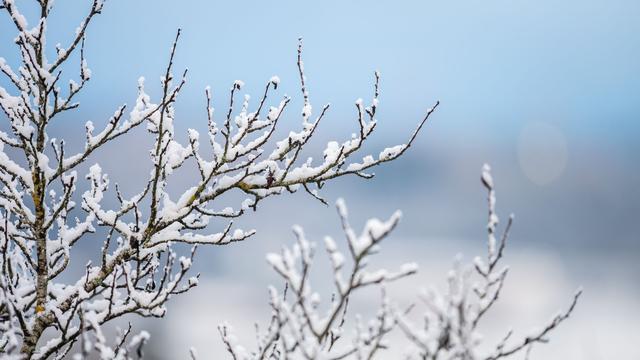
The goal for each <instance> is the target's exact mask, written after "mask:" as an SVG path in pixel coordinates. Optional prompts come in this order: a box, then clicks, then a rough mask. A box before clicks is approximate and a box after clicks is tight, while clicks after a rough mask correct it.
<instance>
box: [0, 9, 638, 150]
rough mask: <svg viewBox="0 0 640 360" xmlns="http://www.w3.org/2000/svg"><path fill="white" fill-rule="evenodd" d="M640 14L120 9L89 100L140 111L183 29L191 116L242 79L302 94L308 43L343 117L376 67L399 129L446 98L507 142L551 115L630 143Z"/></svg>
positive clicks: (466, 127) (93, 44) (317, 83)
mask: <svg viewBox="0 0 640 360" xmlns="http://www.w3.org/2000/svg"><path fill="white" fill-rule="evenodd" d="M22 2H23V3H24V1H22ZM87 3H88V2H87ZM77 4H78V2H77V1H59V2H58V4H57V6H58V7H57V8H56V10H55V13H54V15H55V17H54V21H53V23H52V24H51V28H52V29H54V30H52V34H51V35H52V37H53V38H54V39H56V38H58V39H60V41H61V42H62V43H63V44H64V41H63V40H64V39H65V36H67V37H68V35H70V31H69V30H71V31H72V30H73V29H74V28H75V26H76V23H77V22H78V20H77V19H78V17H79V16H80V15H81V13H82V12H84V11H85V10H84V9H83V7H82V6H79V5H77ZM87 6H88V4H87ZM87 6H85V7H87ZM639 13H640V4H639V3H638V2H636V1H633V0H613V1H603V0H595V1H506V0H504V1H482V2H480V1H446V2H445V1H440V2H436V1H406V0H405V1H394V2H388V1H378V2H368V1H322V2H312V1H269V2H265V1H224V2H222V1H203V0H200V1H187V2H175V1H157V0H154V1H150V0H139V1H133V2H131V1H122V0H110V1H109V2H108V4H107V6H106V9H105V11H104V14H103V16H101V17H99V18H97V20H96V22H95V24H94V26H93V27H92V28H91V29H90V31H89V35H88V39H89V42H88V47H87V50H88V58H89V61H90V66H91V67H92V69H93V70H94V74H95V78H94V79H93V84H92V85H91V86H92V91H96V92H100V93H101V97H100V99H99V101H97V99H96V98H95V97H92V98H90V99H88V101H94V102H95V103H92V104H91V107H92V109H95V108H96V107H97V108H98V109H100V110H101V111H105V112H107V113H108V112H110V111H111V109H112V108H113V106H115V104H116V103H119V102H131V101H132V100H130V99H131V98H132V97H133V94H134V93H135V85H136V83H135V80H136V79H137V77H138V76H139V75H145V76H146V77H147V78H149V79H151V80H155V79H157V78H158V76H159V75H160V74H161V72H162V68H163V66H164V64H165V62H166V59H167V53H168V47H169V44H170V42H171V40H172V38H173V36H174V33H175V31H176V29H177V28H179V27H181V28H183V29H184V35H183V39H182V41H181V44H180V49H179V53H178V68H181V67H188V68H189V69H190V81H189V86H188V88H187V90H186V92H185V95H184V96H183V100H182V104H184V108H185V109H186V110H185V113H186V114H185V117H194V116H195V115H196V113H194V112H192V111H191V110H192V109H194V108H196V109H197V107H196V106H197V105H201V101H202V96H201V93H202V89H203V88H204V86H206V85H212V86H213V89H214V91H217V92H218V93H220V92H221V91H225V90H226V89H227V88H228V86H229V85H230V84H231V82H232V81H233V80H235V79H243V80H245V81H246V82H247V84H248V87H247V91H248V92H250V93H255V92H256V91H253V90H257V89H259V88H260V87H262V84H263V83H264V82H265V81H267V80H268V79H269V77H270V76H271V75H273V74H278V75H280V77H281V78H282V79H283V90H284V92H288V93H296V91H297V87H296V85H297V82H296V78H295V76H296V73H295V67H294V61H295V58H294V55H295V46H296V41H297V37H298V36H303V37H304V38H305V44H306V48H305V53H306V55H305V58H306V63H307V68H308V76H309V77H310V79H311V80H312V82H311V91H312V95H313V97H314V99H315V101H316V102H331V103H332V104H333V105H334V106H335V107H336V112H337V113H339V114H344V111H345V110H343V109H347V111H348V109H350V108H351V107H352V101H353V100H355V99H356V98H358V97H368V96H369V93H370V86H369V85H370V83H371V77H372V76H371V75H372V72H373V71H374V70H376V69H379V70H380V71H381V72H382V74H383V98H382V100H383V101H384V103H385V107H384V110H385V111H386V114H393V121H394V122H397V123H399V124H405V123H408V124H410V123H413V122H414V121H415V119H416V117H417V116H419V114H421V112H422V111H423V110H424V108H425V107H426V106H428V105H429V104H430V103H432V102H433V101H434V100H435V99H440V100H441V101H442V102H443V107H442V109H441V114H440V117H441V120H442V121H446V122H447V124H448V127H446V129H443V130H445V131H447V132H449V133H453V134H464V135H465V136H467V135H469V134H471V135H473V134H477V133H478V132H479V133H480V134H486V136H489V137H492V136H496V137H497V138H499V139H502V140H503V141H504V140H508V138H513V137H514V135H516V134H517V133H518V132H519V131H520V130H521V128H522V126H523V123H524V122H526V121H531V120H536V119H540V118H543V119H545V121H552V122H555V123H556V124H557V125H558V126H559V127H560V128H561V129H562V130H564V131H565V132H567V133H568V134H569V137H570V138H573V137H576V139H577V140H585V141H608V142H611V143H618V142H620V141H622V142H624V143H629V142H634V140H635V138H636V136H635V135H637V134H638V130H639V126H640V125H638V121H637V120H638V113H639V110H640V109H639V108H640V105H639V104H640V91H638V85H640V63H639V62H638V61H637V59H638V58H640V36H638V34H640V22H638V21H637V16H638V14H639ZM0 26H1V27H0V34H2V35H0V36H1V38H2V40H3V41H2V42H1V44H0V52H1V53H2V56H4V57H7V58H11V57H12V56H11V50H10V49H9V48H8V47H7V44H8V42H7V41H6V39H10V38H12V36H13V35H11V34H10V32H7V31H6V30H8V28H7V26H8V24H7V23H6V22H3V23H2V25H0ZM60 29H63V31H60ZM53 41H56V40H50V43H52V42H53ZM114 65H116V67H117V71H116V72H114V71H113V70H112V66H114ZM87 105H88V104H87ZM199 120H200V119H198V121H199Z"/></svg>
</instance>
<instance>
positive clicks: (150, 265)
mask: <svg viewBox="0 0 640 360" xmlns="http://www.w3.org/2000/svg"><path fill="white" fill-rule="evenodd" d="M53 3H54V2H53V1H50V0H40V1H38V2H37V6H39V7H40V11H39V12H38V13H39V14H40V18H38V19H35V21H27V18H26V17H25V16H24V15H23V13H22V12H21V11H20V9H19V6H18V5H17V4H16V1H15V0H0V12H1V13H2V14H3V15H5V16H6V17H5V20H7V21H8V22H9V23H11V24H12V26H13V27H14V28H15V32H16V37H15V45H16V49H17V51H16V52H17V54H18V58H19V64H17V65H16V64H11V61H8V60H6V59H4V58H0V72H1V73H2V76H4V77H5V78H6V80H7V81H6V82H3V84H7V85H5V86H7V88H5V87H3V86H0V109H1V110H2V112H1V114H2V116H4V117H5V118H6V120H7V126H6V128H7V129H8V131H7V132H5V131H0V225H1V228H0V269H1V270H0V271H1V272H0V274H1V277H0V319H2V322H1V324H0V330H2V331H1V332H0V354H2V355H5V354H7V355H8V354H11V355H14V354H21V355H22V356H24V357H29V358H33V359H44V358H52V357H54V356H58V355H59V354H61V353H63V352H64V351H66V350H65V349H68V347H69V346H71V345H73V344H75V343H77V342H78V341H80V339H81V338H83V336H82V334H83V332H82V326H83V320H82V319H81V317H84V319H91V321H92V327H93V328H94V330H95V331H96V334H97V333H98V332H97V331H98V328H99V327H100V326H101V325H102V324H104V323H106V322H109V321H111V320H113V319H115V318H118V317H120V316H123V315H125V314H130V313H133V314H138V315H141V316H153V317H161V316H163V315H164V314H165V311H166V308H165V304H166V302H167V301H168V300H169V298H170V297H172V296H174V295H177V294H181V293H183V292H186V291H188V290H189V289H191V288H192V287H194V286H196V285H197V283H198V277H197V275H196V276H188V275H187V273H188V272H189V270H190V268H191V266H192V262H193V257H194V254H195V250H196V246H197V245H200V244H203V245H226V244H230V243H233V242H237V241H242V240H244V239H247V238H248V237H250V236H252V235H253V234H254V231H253V230H242V229H236V228H234V227H233V222H232V219H234V218H238V217H241V216H244V215H246V214H247V213H248V210H256V209H257V206H258V204H259V202H260V201H262V200H263V199H265V198H268V197H271V196H275V195H280V194H283V193H286V192H295V191H297V190H298V189H300V188H303V189H304V190H305V191H307V192H308V193H309V194H311V195H312V196H313V197H314V198H315V199H318V200H320V201H323V202H324V200H323V199H322V197H321V196H320V195H319V194H318V190H319V189H320V188H321V187H322V185H323V184H324V183H325V182H327V181H329V180H332V179H334V178H337V177H340V176H345V175H358V176H361V177H364V178H369V177H371V176H372V174H370V173H368V172H367V171H368V170H369V169H370V168H372V167H374V166H377V165H379V164H382V163H384V162H387V161H391V160H394V159H396V158H398V157H399V156H400V155H402V154H403V153H404V152H405V151H406V150H407V149H408V148H409V147H410V146H411V144H412V142H413V141H414V139H415V138H416V135H417V133H418V131H419V130H420V129H421V128H422V126H423V125H424V124H425V123H426V121H427V119H428V118H429V116H430V115H431V113H432V112H433V111H434V110H435V108H436V107H437V105H438V103H436V104H435V106H433V107H432V108H431V109H429V110H428V111H427V113H426V115H425V117H424V118H423V119H422V121H420V123H419V125H418V127H417V128H416V130H415V131H414V132H413V133H412V134H411V136H410V137H409V139H408V141H407V142H406V143H405V144H403V145H399V146H394V147H390V148H387V149H384V150H383V151H382V152H381V153H380V154H379V155H378V156H376V157H374V156H371V155H365V156H363V157H362V158H361V160H355V153H356V152H357V151H358V150H359V149H361V147H362V146H363V144H364V142H365V141H366V140H367V139H368V138H369V136H370V135H371V134H372V133H373V131H374V129H375V127H376V123H377V120H376V109H377V107H378V102H379V100H378V95H379V74H378V73H376V74H375V87H374V96H373V99H372V101H371V105H370V106H367V107H365V105H364V104H363V102H362V101H360V100H359V101H357V102H356V110H357V114H356V121H355V125H356V126H357V128H358V129H359V131H358V133H357V134H356V135H355V136H353V137H352V138H350V139H348V140H346V141H342V142H336V141H331V142H329V143H328V144H327V145H326V147H325V149H324V151H323V152H322V154H321V156H319V157H318V158H316V159H315V160H314V159H307V160H301V159H300V158H299V157H300V154H301V153H302V150H303V148H304V147H305V145H306V144H307V143H308V142H309V140H310V139H311V137H312V136H313V135H314V134H315V133H316V130H317V128H318V126H319V124H320V122H321V121H322V120H323V119H324V118H325V116H326V114H327V112H328V109H329V106H328V105H326V106H324V107H322V108H321V109H320V111H317V112H314V109H313V107H312V104H311V100H310V96H309V91H308V83H307V79H306V75H305V72H304V64H303V61H302V44H301V43H300V45H299V47H298V52H297V60H298V61H297V64H298V66H297V67H298V73H299V76H300V82H301V92H302V96H303V99H304V105H303V108H302V111H301V117H302V119H301V127H300V128H299V129H297V130H293V131H290V132H289V133H288V134H287V135H286V136H284V137H283V138H281V139H275V135H274V131H275V129H276V125H277V124H278V122H279V120H280V118H281V117H282V114H283V113H284V111H285V110H286V108H287V107H288V106H289V103H290V99H289V98H288V97H284V98H282V99H281V100H279V101H277V102H276V103H275V105H273V106H269V105H268V102H269V101H270V98H271V97H272V96H273V93H274V92H275V91H276V88H277V87H278V84H279V83H280V79H279V78H278V77H272V78H271V79H270V80H269V81H268V82H267V83H266V84H265V86H264V92H263V93H262V96H261V97H260V98H259V100H258V102H257V104H255V105H252V104H251V103H250V98H249V97H248V96H245V97H244V98H243V99H240V98H239V97H240V94H239V93H240V92H241V90H242V86H243V84H244V83H243V82H242V81H236V82H234V83H233V85H232V86H231V88H230V89H229V105H228V108H227V109H225V111H224V113H223V114H222V116H221V117H220V118H217V117H215V116H214V110H213V108H212V107H211V98H212V95H211V91H210V90H209V89H208V88H207V89H206V90H205V97H206V114H205V115H206V121H207V124H208V126H207V131H206V134H202V135H201V134H200V133H198V132H197V131H195V130H192V129H191V130H189V131H188V140H187V142H184V143H182V142H180V141H178V140H177V134H176V130H175V128H174V121H175V119H176V111H175V103H176V101H177V99H178V96H179V95H180V93H181V90H182V89H183V87H184V85H185V83H186V75H187V72H186V71H183V72H182V73H179V74H177V75H176V74H174V57H175V56H176V48H177V44H178V39H179V37H180V31H178V33H177V35H176V38H175V40H174V41H173V45H172V47H171V50H170V56H169V62H168V65H167V67H166V70H165V72H164V74H163V75H162V77H161V79H160V88H161V92H160V94H161V95H160V97H159V98H158V99H152V98H151V96H150V95H149V94H147V92H146V91H145V84H146V82H145V79H143V78H140V79H139V81H138V96H137V99H136V101H135V104H134V105H133V106H132V107H130V108H127V106H125V105H122V106H120V107H118V108H117V109H116V110H115V111H114V113H113V115H112V116H111V118H109V119H108V121H107V122H106V124H105V125H104V126H98V125H96V124H94V123H92V122H90V121H88V122H86V124H85V125H84V129H85V137H84V147H83V148H82V150H81V151H79V152H77V153H70V151H69V150H68V149H69V148H71V147H68V146H67V143H66V142H65V140H64V139H56V138H50V137H49V133H48V131H49V129H50V126H51V125H52V124H53V123H54V122H55V121H56V120H57V119H59V117H60V116H59V115H60V114H63V113H67V112H69V111H73V110H75V109H76V108H77V107H78V106H79V104H78V103H77V102H76V101H75V100H76V98H77V97H78V94H79V93H80V92H82V91H83V90H84V89H85V85H86V84H87V83H88V82H89V81H90V79H91V76H92V72H91V69H90V68H89V66H88V65H89V62H88V60H87V59H86V58H85V52H84V44H85V36H86V31H87V28H88V26H89V24H90V23H91V22H92V20H93V19H94V18H95V16H96V15H98V14H100V13H101V12H102V9H103V5H104V2H103V0H93V1H92V2H90V8H89V9H88V11H87V15H86V16H85V17H84V18H83V19H82V20H81V21H80V23H79V25H78V27H77V29H76V31H75V33H74V34H73V35H72V36H71V40H70V42H69V43H68V44H62V45H60V44H59V45H56V46H55V52H54V51H51V50H53V49H49V48H48V47H47V41H46V40H47V26H48V23H49V13H50V11H51V8H52V7H53ZM47 55H49V56H50V57H51V55H53V56H52V57H51V58H48V57H47ZM71 60H77V61H78V62H79V69H78V74H77V75H76V77H75V79H74V78H70V79H66V80H65V79H64V77H63V75H62V71H61V68H63V67H64V68H65V69H66V68H68V66H63V64H68V63H69V62H70V61H71ZM65 81H66V83H64V82H65ZM268 100H269V101H268ZM238 103H239V104H238ZM143 126H146V129H147V131H148V133H149V134H150V136H151V137H152V138H153V139H154V141H153V145H152V148H151V149H149V154H150V164H149V167H150V172H149V176H148V177H147V178H146V179H145V180H146V181H145V182H144V184H145V185H144V186H143V187H142V188H141V189H139V191H137V192H135V193H133V194H125V193H123V192H121V191H120V188H119V187H118V186H117V184H113V183H112V181H111V179H110V178H109V177H108V175H107V174H106V173H105V172H104V171H103V169H102V168H101V167H100V165H98V164H92V163H90V161H91V158H90V157H91V156H92V155H93V154H94V153H95V152H96V151H98V150H99V149H100V148H102V147H103V146H104V145H106V144H108V143H111V142H113V141H114V140H116V139H118V138H120V137H122V136H125V135H126V134H128V133H130V132H131V130H133V129H135V128H139V127H143ZM141 151H142V150H141ZM14 154H18V156H15V155H14ZM82 164H84V165H87V166H86V167H87V168H89V172H88V174H86V176H85V178H86V180H87V181H88V183H89V189H88V190H87V191H85V192H84V193H83V194H77V184H78V181H79V179H80V177H81V176H83V175H82V174H79V173H78V169H79V167H80V165H82ZM180 168H186V169H188V168H192V169H196V171H197V172H198V174H199V178H198V180H197V181H195V182H194V183H192V184H190V186H187V187H186V188H184V189H182V191H179V192H177V193H172V192H171V193H170V192H169V191H168V190H167V189H168V188H169V185H170V184H171V183H172V180H174V176H175V172H176V171H177V170H178V169H180ZM230 192H237V193H240V194H243V196H244V197H245V199H244V200H243V201H242V202H240V203H238V204H235V205H234V206H231V207H224V208H223V207H222V206H220V201H219V200H220V198H221V197H222V196H223V195H226V194H228V193H230ZM176 194H177V196H176ZM114 199H115V200H117V202H116V203H115V206H112V205H111V204H113V201H112V200H114ZM216 219H218V220H223V221H226V223H225V224H224V225H223V226H221V227H220V228H218V229H217V230H214V231H212V230H211V227H212V226H211V227H210V226H209V224H210V223H211V222H213V221H215V220H216ZM90 233H97V234H99V235H100V236H101V237H100V238H101V240H102V250H101V253H100V254H99V256H96V257H95V258H94V261H93V262H87V259H76V258H74V259H73V261H76V262H77V261H80V262H82V263H83V264H86V271H85V273H84V275H83V276H81V277H79V278H77V279H75V280H73V281H62V280H61V279H62V278H63V276H62V274H63V273H65V271H66V270H67V269H68V265H69V264H70V263H71V262H72V260H71V254H72V251H71V250H72V249H73V248H74V246H76V245H77V244H78V243H79V242H80V241H82V240H83V239H86V238H87V237H88V236H87V234H90ZM179 245H183V246H184V247H182V248H180V247H179ZM188 249H191V251H190V252H189V250H188ZM358 249H360V248H358ZM187 252H188V254H187V255H184V256H181V255H180V254H183V253H187ZM95 259H98V260H95ZM45 332H48V333H50V334H51V335H52V340H51V341H48V342H46V343H44V341H43V340H42V339H43V334H44V333H45Z"/></svg>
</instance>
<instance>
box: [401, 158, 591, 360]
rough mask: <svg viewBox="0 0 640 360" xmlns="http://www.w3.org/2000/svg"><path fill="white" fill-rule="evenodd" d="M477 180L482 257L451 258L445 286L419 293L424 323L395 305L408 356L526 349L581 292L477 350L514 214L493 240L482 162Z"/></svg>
mask: <svg viewBox="0 0 640 360" xmlns="http://www.w3.org/2000/svg"><path fill="white" fill-rule="evenodd" d="M481 181H482V184H483V185H484V187H485V188H486V190H487V193H488V201H487V202H488V209H489V216H488V221H487V233H488V239H487V257H486V261H485V260H483V259H482V258H481V257H476V258H475V259H474V262H473V264H469V265H463V264H462V263H461V261H460V260H461V259H460V258H457V259H456V262H455V265H454V268H453V269H452V270H451V271H450V273H449V276H448V279H447V280H448V287H447V289H446V291H445V292H438V291H437V290H435V289H430V290H427V291H423V292H422V293H421V294H420V299H421V301H422V303H423V304H424V305H425V308H426V310H425V313H424V314H423V316H422V318H424V324H422V325H420V326H417V325H415V324H413V323H412V322H411V320H410V319H409V316H408V315H407V314H406V313H404V312H403V311H400V310H396V311H395V316H396V319H397V321H398V325H399V328H400V329H401V330H402V331H403V332H404V333H405V335H406V336H407V337H408V338H409V339H410V340H411V342H412V343H413V344H414V346H415V349H414V351H413V353H412V354H411V356H410V357H409V359H434V360H438V359H484V360H497V359H501V358H506V357H508V356H511V355H514V354H516V353H519V352H521V351H523V350H526V351H530V347H531V346H532V345H534V344H535V343H544V342H547V341H548V335H549V333H550V332H551V331H552V330H554V329H555V328H556V327H557V326H558V325H560V323H562V322H563V321H565V320H566V319H567V318H568V317H569V316H570V315H571V313H572V312H573V310H574V308H575V306H576V304H577V301H578V298H579V297H580V295H581V294H582V290H578V291H577V292H576V293H575V295H574V297H573V299H572V301H571V303H570V305H569V307H568V308H567V309H566V310H565V311H562V312H559V313H558V314H557V315H555V316H554V317H553V318H552V319H551V320H550V321H549V322H547V323H546V324H544V325H543V326H542V327H541V328H539V329H536V330H534V331H532V332H531V333H530V334H529V335H527V336H525V337H524V338H522V339H518V340H515V339H513V338H512V337H513V335H514V332H513V331H512V330H508V331H507V332H506V335H505V336H504V338H503V339H502V340H501V341H500V342H499V343H498V344H496V345H495V346H494V347H493V350H492V351H490V352H489V353H488V354H482V353H480V352H479V350H478V348H479V345H480V344H481V341H482V336H481V334H480V332H479V329H478V326H479V323H480V321H481V320H482V319H483V317H484V316H485V314H486V313H487V311H489V310H490V309H491V308H492V306H493V305H494V304H495V303H496V302H497V300H498V298H499V296H500V293H501V291H502V289H503V287H504V282H505V280H506V277H507V272H508V267H506V266H505V267H500V266H499V264H500V260H502V258H503V255H504V249H505V245H506V243H507V240H508V237H509V230H510V229H511V225H512V224H513V219H514V217H513V215H511V216H510V217H509V220H508V222H507V225H506V226H505V228H504V231H503V233H502V236H501V238H500V242H499V244H498V243H497V240H496V232H497V226H498V223H499V218H498V215H497V214H496V208H495V205H496V196H495V190H494V181H493V177H492V175H491V168H490V167H489V165H487V164H485V165H484V166H483V168H482V176H481ZM472 279H474V280H473V282H472Z"/></svg>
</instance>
